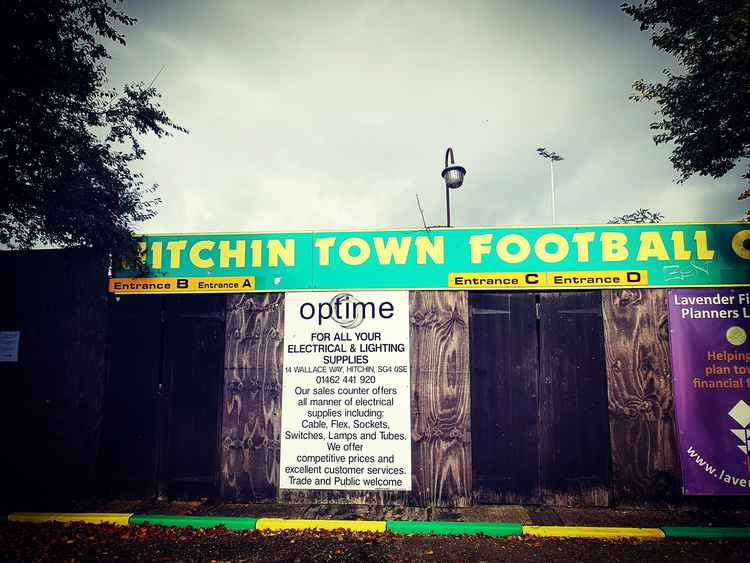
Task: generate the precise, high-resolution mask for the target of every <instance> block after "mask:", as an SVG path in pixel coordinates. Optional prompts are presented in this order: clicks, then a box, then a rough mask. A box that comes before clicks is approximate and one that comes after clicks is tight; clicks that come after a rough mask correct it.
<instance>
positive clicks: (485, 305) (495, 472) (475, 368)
mask: <svg viewBox="0 0 750 563" xmlns="http://www.w3.org/2000/svg"><path fill="white" fill-rule="evenodd" d="M469 295H470V307H471V321H470V330H471V354H470V361H471V394H472V397H471V404H472V413H471V414H472V417H471V422H472V446H473V447H472V460H473V467H474V499H475V501H476V502H480V503H498V504H503V503H511V504H512V503H520V504H536V503H539V502H540V500H541V497H540V488H539V450H538V448H539V434H538V429H537V417H538V411H539V402H538V394H537V387H538V379H539V361H538V349H537V321H536V312H535V310H536V309H535V296H534V294H531V293H479V292H477V293H471V294H469Z"/></svg>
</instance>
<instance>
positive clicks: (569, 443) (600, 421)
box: [539, 291, 610, 506]
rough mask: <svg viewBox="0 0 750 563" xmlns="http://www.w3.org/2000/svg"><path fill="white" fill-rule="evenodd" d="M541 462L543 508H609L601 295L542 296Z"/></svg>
mask: <svg viewBox="0 0 750 563" xmlns="http://www.w3.org/2000/svg"><path fill="white" fill-rule="evenodd" d="M539 299H540V317H541V318H540V328H539V330H540V336H541V338H540V368H541V371H540V378H541V379H540V394H539V395H540V413H539V434H540V460H541V483H542V498H543V502H544V503H545V504H558V505H602V506H603V505H607V504H609V497H610V452H609V426H608V422H607V390H606V389H607V382H606V381H607V374H606V369H605V359H604V344H603V334H602V333H603V328H602V318H601V296H600V294H599V292H594V291H590V292H567V293H553V292H550V293H542V294H540V296H539Z"/></svg>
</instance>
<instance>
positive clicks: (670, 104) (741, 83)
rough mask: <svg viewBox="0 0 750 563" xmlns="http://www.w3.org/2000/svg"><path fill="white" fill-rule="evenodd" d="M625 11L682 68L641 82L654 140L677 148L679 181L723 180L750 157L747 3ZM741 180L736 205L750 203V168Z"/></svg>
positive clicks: (664, 2)
mask: <svg viewBox="0 0 750 563" xmlns="http://www.w3.org/2000/svg"><path fill="white" fill-rule="evenodd" d="M621 8H622V10H623V11H624V12H625V13H626V14H627V15H629V16H631V17H632V18H633V19H634V20H635V21H637V22H639V23H640V28H641V30H642V31H645V30H650V31H651V42H652V43H653V45H654V46H655V47H657V48H659V49H661V50H663V51H665V52H667V53H669V54H671V55H673V56H674V57H675V62H676V63H677V66H678V67H679V69H680V70H679V71H675V72H672V71H670V70H668V69H665V70H664V75H665V77H666V81H665V82H661V83H656V84H649V83H646V82H645V81H644V80H638V81H636V82H635V83H634V84H633V87H634V90H635V93H634V94H633V95H632V96H631V99H634V100H636V101H640V100H650V101H653V102H655V103H656V105H657V113H656V115H657V116H658V117H659V118H660V121H657V122H655V123H652V124H651V129H652V130H654V131H656V134H655V136H654V141H655V142H656V144H661V143H670V142H671V143H673V145H674V149H673V152H672V155H671V157H670V160H671V161H672V164H673V165H674V167H675V169H676V170H677V171H678V172H679V173H680V178H679V180H678V181H679V182H684V181H685V180H687V179H688V178H690V177H691V176H692V175H693V174H698V175H701V176H712V177H714V178H720V177H722V176H724V174H726V173H727V172H729V171H730V170H732V169H733V168H734V167H735V166H736V165H737V164H738V163H739V162H741V161H743V160H744V159H748V158H750V1H748V0H644V1H643V2H641V3H640V4H638V5H636V4H622V5H621ZM742 177H743V178H744V179H746V180H748V186H746V187H745V188H744V191H743V192H742V193H741V194H740V196H739V199H745V198H748V197H750V165H749V166H748V169H747V172H746V173H745V174H744V175H743V176H742ZM748 217H750V211H748Z"/></svg>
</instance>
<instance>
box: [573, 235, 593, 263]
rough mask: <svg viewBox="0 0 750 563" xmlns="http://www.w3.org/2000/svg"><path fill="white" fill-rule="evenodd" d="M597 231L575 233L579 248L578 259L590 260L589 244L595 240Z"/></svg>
mask: <svg viewBox="0 0 750 563" xmlns="http://www.w3.org/2000/svg"><path fill="white" fill-rule="evenodd" d="M595 236H596V233H575V234H574V235H573V242H574V243H575V245H576V246H577V248H578V261H579V262H588V261H589V244H591V243H592V242H594V237H595Z"/></svg>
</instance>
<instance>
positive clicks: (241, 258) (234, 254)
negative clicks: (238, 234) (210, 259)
mask: <svg viewBox="0 0 750 563" xmlns="http://www.w3.org/2000/svg"><path fill="white" fill-rule="evenodd" d="M230 260H234V267H235V268H244V267H245V241H244V240H238V241H237V245H236V246H235V247H234V248H232V247H230V246H229V241H228V240H222V241H220V242H219V267H220V268H228V267H229V261H230Z"/></svg>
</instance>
